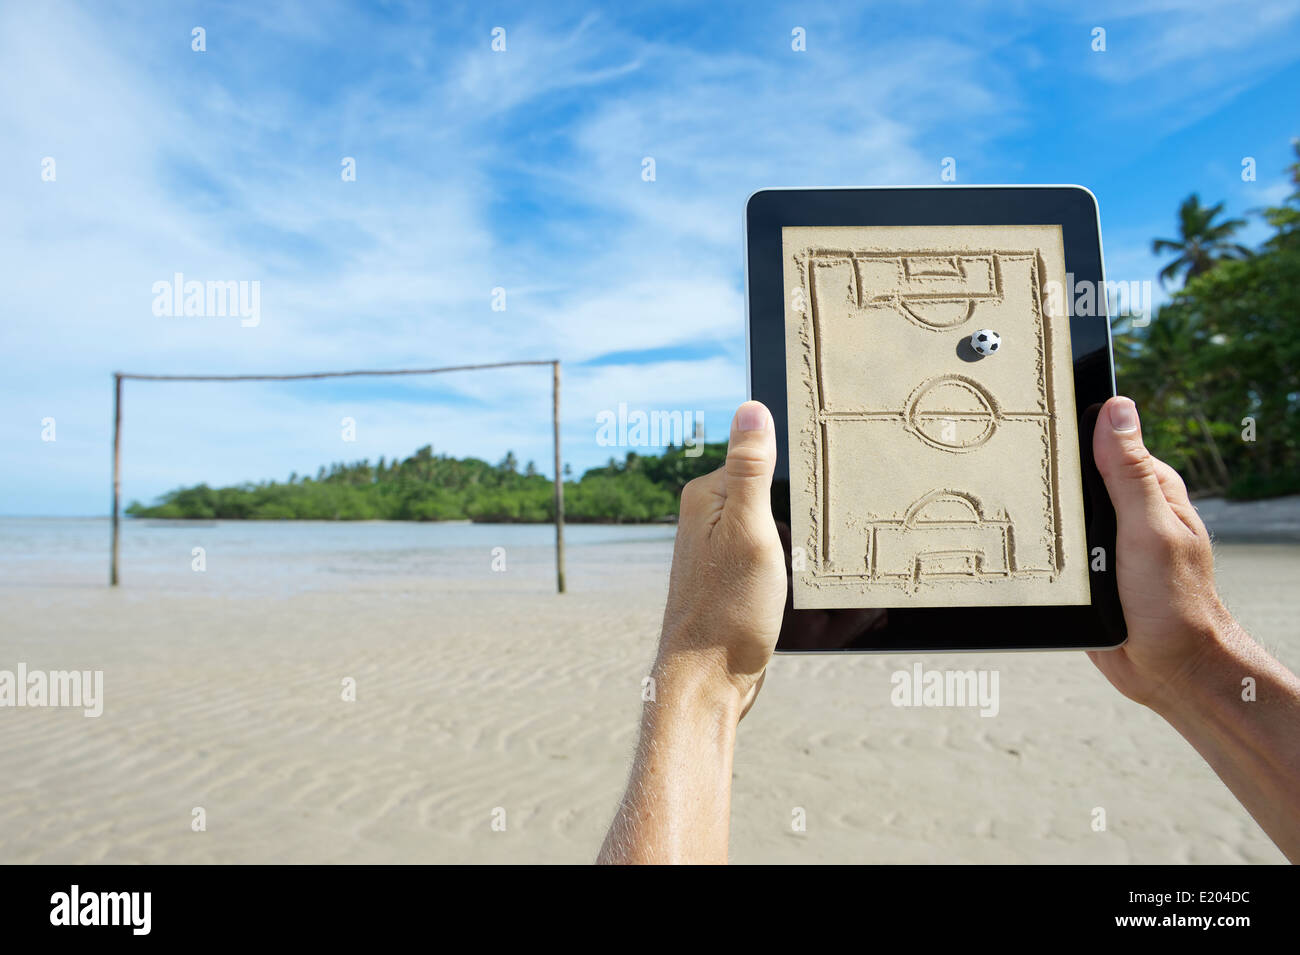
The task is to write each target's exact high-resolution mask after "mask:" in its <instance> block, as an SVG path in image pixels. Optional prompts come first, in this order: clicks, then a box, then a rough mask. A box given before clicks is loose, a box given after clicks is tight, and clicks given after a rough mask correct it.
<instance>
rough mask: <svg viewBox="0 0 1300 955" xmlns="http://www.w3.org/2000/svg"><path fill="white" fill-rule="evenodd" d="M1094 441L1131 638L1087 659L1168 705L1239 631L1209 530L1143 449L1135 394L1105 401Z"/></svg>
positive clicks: (1114, 679) (1144, 696)
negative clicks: (1218, 584)
mask: <svg viewBox="0 0 1300 955" xmlns="http://www.w3.org/2000/svg"><path fill="white" fill-rule="evenodd" d="M1092 443H1093V455H1094V457H1095V458H1096V462H1097V469H1098V470H1099V471H1100V472H1101V476H1102V478H1103V480H1104V481H1105V482H1106V490H1107V493H1109V495H1110V499H1111V503H1112V504H1113V505H1114V507H1115V518H1116V527H1117V534H1116V541H1115V549H1116V555H1115V573H1116V575H1117V582H1118V585H1119V599H1120V603H1121V605H1122V606H1123V608H1124V621H1125V623H1126V624H1127V627H1128V642H1127V643H1126V644H1125V645H1124V646H1123V647H1120V648H1119V649H1117V650H1105V651H1091V652H1089V654H1088V656H1089V657H1091V658H1092V661H1093V663H1095V664H1096V665H1097V667H1098V669H1100V670H1101V672H1102V673H1104V674H1105V675H1106V678H1107V679H1108V680H1110V682H1111V683H1112V684H1114V685H1115V687H1116V689H1118V690H1119V691H1120V692H1121V693H1123V694H1124V695H1125V696H1127V697H1129V698H1130V699H1133V700H1136V701H1137V702H1139V703H1144V704H1147V705H1149V706H1153V707H1157V708H1159V707H1161V706H1165V705H1171V704H1172V703H1173V702H1175V701H1176V700H1177V699H1178V697H1179V696H1180V694H1181V693H1182V692H1183V690H1184V688H1185V687H1186V686H1187V684H1188V682H1189V680H1190V678H1191V676H1192V675H1193V673H1195V671H1196V670H1197V669H1198V668H1199V667H1200V666H1201V665H1202V664H1203V663H1204V662H1205V661H1206V660H1207V659H1208V658H1210V657H1211V656H1213V655H1214V654H1215V653H1216V652H1217V651H1218V650H1219V649H1221V647H1222V643H1223V642H1224V641H1225V640H1230V639H1233V637H1234V635H1235V634H1236V631H1237V628H1236V625H1235V623H1234V622H1233V620H1232V617H1231V616H1230V615H1229V613H1228V611H1227V609H1226V608H1225V607H1224V606H1223V604H1222V602H1221V601H1220V600H1219V597H1218V594H1217V593H1216V592H1215V589H1214V556H1213V554H1212V552H1211V549H1210V535H1209V533H1208V532H1207V531H1206V529H1205V524H1204V523H1202V521H1201V518H1200V516H1199V515H1198V514H1197V513H1196V508H1194V507H1193V506H1192V505H1191V502H1190V501H1189V500H1188V498H1187V488H1186V486H1185V485H1184V484H1183V480H1182V478H1180V477H1179V476H1178V472H1177V471H1175V470H1174V469H1173V468H1171V467H1170V466H1169V465H1167V464H1165V463H1164V462H1163V461H1161V460H1159V459H1158V458H1156V457H1154V456H1152V454H1151V453H1150V452H1149V451H1148V450H1147V449H1146V445H1145V444H1144V443H1143V441H1142V430H1141V424H1140V422H1139V421H1138V415H1137V408H1136V406H1135V405H1134V404H1133V402H1132V401H1131V400H1129V399H1128V398H1123V397H1116V398H1111V399H1110V400H1109V401H1107V402H1106V404H1105V405H1104V406H1103V407H1102V409H1101V413H1100V414H1098V416H1097V424H1096V427H1095V429H1094V431H1093V437H1092Z"/></svg>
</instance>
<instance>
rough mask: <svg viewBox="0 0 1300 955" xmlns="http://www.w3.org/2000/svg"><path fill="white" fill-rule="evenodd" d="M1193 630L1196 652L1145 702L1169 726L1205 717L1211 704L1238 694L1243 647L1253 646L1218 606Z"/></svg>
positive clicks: (1160, 684) (1243, 653)
mask: <svg viewBox="0 0 1300 955" xmlns="http://www.w3.org/2000/svg"><path fill="white" fill-rule="evenodd" d="M1192 631H1193V639H1194V641H1195V644H1196V649H1195V650H1194V652H1193V653H1192V654H1190V655H1189V657H1188V658H1187V660H1186V662H1185V663H1184V664H1183V665H1182V666H1181V667H1180V668H1179V670H1178V671H1177V672H1176V673H1174V674H1173V675H1172V676H1170V677H1167V678H1165V679H1163V680H1161V681H1160V682H1159V683H1158V685H1157V686H1156V688H1155V689H1154V690H1153V691H1152V693H1151V698H1150V699H1149V700H1147V701H1146V703H1147V706H1148V707H1150V708H1151V709H1152V710H1154V711H1155V712H1156V713H1158V714H1159V715H1160V716H1162V717H1164V718H1165V719H1166V720H1168V721H1169V722H1171V723H1185V722H1187V721H1189V720H1193V719H1198V718H1204V717H1205V716H1206V715H1208V714H1207V706H1209V705H1211V704H1212V701H1217V700H1218V699H1220V698H1221V697H1223V696H1224V695H1230V696H1234V697H1235V696H1236V695H1237V694H1239V693H1240V691H1241V686H1240V679H1239V676H1238V674H1239V673H1240V672H1241V670H1242V661H1243V659H1244V657H1245V655H1246V654H1245V647H1246V646H1247V645H1253V644H1252V642H1251V641H1250V638H1249V637H1247V636H1246V635H1245V634H1244V632H1243V631H1242V630H1241V628H1240V626H1238V624H1237V622H1236V621H1235V620H1233V618H1232V616H1231V614H1229V613H1228V611H1227V609H1226V608H1225V607H1223V606H1222V605H1221V604H1220V605H1219V606H1218V608H1217V611H1216V612H1215V613H1213V614H1212V615H1211V616H1210V618H1209V619H1207V620H1206V621H1205V622H1204V623H1203V624H1201V625H1199V626H1195V627H1193V628H1192Z"/></svg>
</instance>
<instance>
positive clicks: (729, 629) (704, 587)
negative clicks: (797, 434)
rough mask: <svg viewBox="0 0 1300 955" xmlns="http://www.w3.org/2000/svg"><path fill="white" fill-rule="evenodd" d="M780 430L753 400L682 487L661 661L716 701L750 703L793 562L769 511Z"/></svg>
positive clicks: (741, 709)
mask: <svg viewBox="0 0 1300 955" xmlns="http://www.w3.org/2000/svg"><path fill="white" fill-rule="evenodd" d="M775 468H776V434H775V430H774V428H773V425H772V416H771V414H770V413H769V412H768V410H767V408H766V407H764V406H763V405H762V404H760V403H759V402H757V401H747V402H745V403H744V404H743V405H741V406H740V408H739V409H738V410H737V412H736V415H735V418H734V419H733V421H732V424H731V437H730V441H729V444H728V447H727V460H726V463H725V464H724V465H723V466H722V467H721V468H719V469H718V470H716V471H714V472H712V473H710V474H706V475H704V476H703V477H699V478H696V479H695V480H693V481H691V482H690V483H689V484H687V485H686V487H685V489H684V490H683V491H682V500H681V515H680V517H679V519H678V523H677V540H676V543H675V545H674V547H673V567H672V575H671V578H670V582H669V587H668V605H667V608H666V609H665V611H664V624H663V633H662V635H661V637H660V644H659V659H658V661H657V665H656V670H667V671H671V673H672V674H673V675H674V676H676V678H677V679H678V680H685V681H688V682H689V684H690V686H691V688H692V689H693V690H695V691H698V692H703V693H704V694H706V695H707V696H708V697H709V699H710V700H711V701H712V702H719V701H721V702H724V703H726V704H727V705H728V708H729V709H730V708H731V707H732V706H734V713H735V714H736V719H739V718H740V717H741V716H743V715H744V713H745V712H746V711H747V710H748V708H749V706H750V705H752V703H753V701H754V697H755V696H756V695H757V693H758V688H759V686H760V684H761V681H762V675H763V672H764V669H765V668H766V666H767V663H768V660H770V659H771V657H772V650H773V648H774V647H775V645H776V638H777V634H778V633H779V632H780V630H781V616H782V613H783V611H784V608H785V595H786V570H785V558H784V556H783V551H782V548H781V540H780V537H779V536H778V534H777V529H776V522H775V520H774V519H773V517H772V505H771V498H770V495H771V487H772V472H773V471H774V470H775Z"/></svg>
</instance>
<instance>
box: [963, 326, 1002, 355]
mask: <svg viewBox="0 0 1300 955" xmlns="http://www.w3.org/2000/svg"><path fill="white" fill-rule="evenodd" d="M1001 343H1002V336H1000V335H999V334H998V333H997V332H995V331H994V330H993V329H991V328H981V329H980V330H979V331H978V332H976V333H975V334H974V335H972V336H971V337H970V347H971V348H973V349H975V350H976V351H977V352H979V353H980V354H981V355H992V354H993V353H994V352H995V351H997V350H998V345H1000V344H1001Z"/></svg>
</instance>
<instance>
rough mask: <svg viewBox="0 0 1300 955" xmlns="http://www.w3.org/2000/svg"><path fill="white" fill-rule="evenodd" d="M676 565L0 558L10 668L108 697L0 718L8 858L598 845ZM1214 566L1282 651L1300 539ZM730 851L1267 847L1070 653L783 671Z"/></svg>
mask: <svg viewBox="0 0 1300 955" xmlns="http://www.w3.org/2000/svg"><path fill="white" fill-rule="evenodd" d="M670 555H671V542H670V541H668V540H666V539H663V540H658V541H655V540H649V541H639V542H630V543H621V544H604V545H602V546H600V547H585V548H584V547H582V546H578V547H574V548H573V549H572V551H571V554H570V567H569V577H570V586H571V589H572V592H571V593H569V594H567V595H565V596H562V597H559V596H556V595H555V594H554V593H552V592H550V587H551V585H552V578H551V576H550V575H551V569H550V567H549V565H548V564H547V563H546V561H545V560H544V559H538V560H536V561H533V562H531V563H529V562H525V563H524V565H523V566H519V567H512V568H511V569H510V570H509V571H508V572H506V573H503V574H500V573H498V574H494V573H491V572H489V571H488V569H487V559H486V556H485V557H484V560H483V561H482V562H477V561H476V563H481V564H482V567H481V568H478V567H476V568H466V569H463V570H461V571H460V573H459V574H458V575H456V576H449V575H448V574H446V573H444V574H443V575H441V576H439V577H438V578H437V579H429V578H427V577H416V576H409V577H402V576H392V575H370V576H367V575H351V576H349V575H336V576H335V577H334V578H331V580H330V581H329V586H328V587H324V586H322V587H320V588H317V589H312V590H297V591H289V592H278V591H276V590H274V589H261V590H259V589H257V588H250V589H249V590H248V592H239V593H230V592H223V593H218V592H213V593H207V592H205V591H204V586H205V583H204V582H202V581H198V580H197V578H196V575H193V574H190V575H189V577H186V578H182V577H181V576H180V575H179V574H178V575H177V576H176V577H174V578H167V577H166V576H165V575H162V576H159V575H153V576H149V575H139V574H137V575H135V576H131V575H130V574H128V576H127V578H126V579H125V581H124V585H123V587H122V588H120V589H119V590H118V591H115V592H113V591H110V590H109V589H108V588H107V587H105V586H103V585H102V583H101V582H100V581H99V580H98V579H93V580H92V579H90V578H88V577H86V575H85V574H84V573H83V571H82V570H81V569H78V570H77V572H76V574H75V575H73V576H74V577H76V579H72V578H71V577H69V578H68V579H58V577H57V575H54V576H51V574H49V573H47V572H45V571H41V572H40V573H39V574H38V575H37V576H36V577H34V578H32V579H29V580H22V579H16V577H15V576H14V575H13V574H9V575H7V576H6V577H5V578H4V580H3V583H0V601H3V605H4V610H3V618H4V622H3V624H0V628H2V629H0V667H5V668H13V667H14V666H15V665H16V664H17V663H18V662H19V661H22V662H25V663H26V664H27V666H28V667H29V668H31V669H35V668H45V669H63V668H74V667H75V668H79V669H86V668H97V669H102V670H103V671H104V696H105V705H104V713H103V715H102V716H101V717H99V718H97V719H93V718H86V717H84V716H83V715H82V714H81V712H80V711H78V710H68V709H51V708H46V709H36V708H27V709H16V708H6V709H3V710H0V861H2V862H8V863H12V862H46V863H52V862H64V863H80V862H113V863H137V862H139V863H157V862H179V863H211V862H295V863H297V862H578V863H581V862H589V861H591V860H592V858H593V857H594V855H595V853H596V851H597V848H598V847H599V845H600V842H601V839H602V837H603V834H604V831H605V829H606V827H607V825H608V823H609V821H610V817H611V815H612V813H613V811H614V808H615V805H616V803H617V800H618V798H619V796H620V794H621V791H622V788H623V785H624V781H625V777H626V773H627V768H628V761H629V756H630V753H631V751H632V747H633V743H634V738H635V733H636V727H637V717H638V713H639V709H640V686H641V679H642V677H643V676H644V675H645V673H646V670H647V668H648V666H649V664H650V661H651V658H652V656H653V652H654V645H655V640H656V637H657V631H658V626H659V619H660V615H661V613H662V605H663V599H664V596H665V593H666V590H667V571H668V565H669V558H670ZM1218 558H1219V574H1220V587H1221V590H1222V592H1223V594H1224V596H1225V599H1226V600H1227V602H1228V603H1229V605H1230V606H1231V608H1232V609H1233V610H1234V612H1236V613H1237V614H1238V615H1239V618H1240V619H1241V620H1242V622H1243V623H1244V624H1245V625H1246V626H1247V627H1248V628H1250V629H1251V630H1252V632H1253V633H1254V634H1255V636H1256V637H1257V638H1258V639H1260V640H1261V641H1262V642H1264V643H1265V644H1266V645H1268V646H1269V647H1270V648H1271V649H1273V651H1274V652H1275V653H1277V654H1278V655H1279V656H1280V657H1281V658H1282V659H1283V661H1284V662H1286V663H1288V664H1289V665H1290V666H1292V667H1293V668H1294V667H1295V666H1296V665H1297V664H1300V638H1297V632H1296V627H1295V623H1294V621H1295V616H1296V599H1297V598H1296V597H1295V588H1294V584H1295V581H1296V580H1297V579H1300V547H1297V546H1296V545H1293V544H1290V545H1288V544H1263V543H1252V544H1221V545H1219V547H1218ZM100 572H102V569H101V570H100V571H97V572H96V574H95V577H96V578H98V576H99V573H100ZM181 573H183V572H181ZM918 661H919V662H921V663H922V664H924V665H925V666H926V667H927V668H931V667H944V666H948V667H959V668H961V669H967V668H995V669H997V670H998V671H999V674H1000V690H1001V708H1000V712H999V714H998V715H997V716H996V717H992V718H984V717H981V716H980V715H979V713H978V711H977V710H975V709H969V708H965V709H959V708H948V709H942V708H899V707H895V706H893V705H891V703H890V691H891V688H892V687H891V684H890V679H889V678H890V674H891V673H892V672H894V671H895V670H899V669H910V668H911V667H912V665H913V664H914V663H916V662H918ZM349 677H350V678H353V679H355V681H356V701H355V702H344V701H343V700H342V699H341V695H342V692H341V688H342V681H343V680H344V679H345V678H349ZM195 807H202V809H203V810H204V813H205V815H206V830H205V831H197V832H196V831H193V830H192V828H191V820H192V812H193V810H194V809H195ZM1096 807H1102V808H1104V810H1105V815H1106V829H1105V831H1102V832H1097V831H1094V830H1093V828H1092V823H1093V820H1094V818H1095V816H1094V809H1095V808H1096ZM498 810H504V819H505V828H504V830H503V831H497V830H494V828H493V825H492V823H493V820H494V818H497V819H500V818H501V814H500V813H499V812H497V811H498ZM797 810H802V812H803V814H804V815H805V816H806V831H802V832H797V831H794V830H793V828H792V819H793V818H794V816H795V814H796V812H797ZM494 813H496V815H495V816H494ZM731 846H732V859H733V861H735V862H742V863H752V862H992V863H1011V862H1039V863H1056V862H1085V863H1126V862H1140V863H1162V862H1191V863H1199V862H1226V863H1233V862H1267V863H1280V862H1283V861H1284V859H1283V856H1282V855H1281V853H1280V852H1279V851H1278V850H1277V849H1276V848H1274V847H1273V845H1272V844H1271V843H1270V842H1269V840H1268V839H1267V838H1266V837H1265V836H1264V834H1263V833H1262V832H1261V831H1260V830H1259V828H1258V827H1257V826H1256V825H1255V823H1254V822H1253V821H1252V820H1251V819H1250V817H1249V816H1248V815H1247V814H1246V812H1245V811H1244V810H1242V809H1241V808H1240V807H1239V806H1238V804H1237V803H1236V801H1235V800H1234V799H1233V798H1232V796H1231V795H1230V794H1229V793H1228V791H1227V790H1226V789H1225V787H1224V786H1223V785H1222V784H1221V783H1220V782H1219V781H1218V779H1217V778H1216V777H1215V776H1214V774H1213V773H1212V772H1211V771H1210V770H1209V769H1208V768H1207V767H1206V765H1205V764H1204V763H1203V762H1202V761H1201V760H1200V758H1199V757H1198V756H1197V755H1196V754H1195V752H1194V751H1193V750H1192V749H1191V748H1190V747H1189V746H1188V745H1187V744H1186V743H1184V742H1183V740H1182V739H1181V737H1179V736H1178V735H1177V734H1176V733H1175V732H1174V731H1173V730H1172V729H1170V728H1169V727H1167V726H1166V725H1165V724H1164V723H1163V722H1162V721H1161V720H1160V719H1158V718H1157V717H1156V716H1154V715H1153V714H1151V713H1149V712H1147V711H1145V710H1143V709H1142V708H1141V707H1139V706H1137V705H1136V704H1133V703H1130V702H1129V701H1127V700H1125V699H1124V698H1122V697H1121V696H1120V695H1119V694H1118V693H1117V692H1115V691H1114V690H1113V689H1111V688H1110V686H1109V685H1108V684H1107V683H1106V681H1105V680H1104V679H1103V678H1102V677H1101V675H1100V674H1099V673H1098V672H1097V671H1096V670H1095V669H1094V667H1093V666H1092V664H1091V663H1090V662H1089V661H1088V660H1087V659H1086V657H1085V656H1084V655H1083V654H1081V653H1021V654H989V655H973V656H951V655H949V656H943V655H934V656H865V655H860V656H848V657H843V658H840V657H825V656H818V657H805V658H793V657H779V658H777V659H776V660H774V662H773V663H772V665H771V669H770V672H769V675H768V679H767V682H766V685H765V687H764V689H763V692H762V695H761V697H760V698H759V700H758V704H757V706H756V707H755V708H754V710H753V711H752V712H751V713H750V714H749V716H748V717H746V719H745V720H744V722H743V723H742V724H741V727H740V733H739V747H738V754H737V758H736V766H735V792H734V802H733V826H732V837H731Z"/></svg>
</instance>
